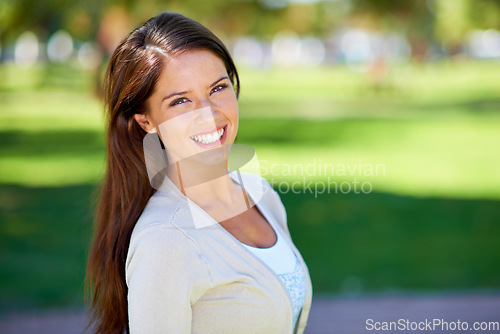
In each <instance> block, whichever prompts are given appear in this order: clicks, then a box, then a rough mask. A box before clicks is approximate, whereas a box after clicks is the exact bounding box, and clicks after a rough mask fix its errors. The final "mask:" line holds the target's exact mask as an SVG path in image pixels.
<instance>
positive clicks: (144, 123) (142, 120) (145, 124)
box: [134, 114, 156, 133]
mask: <svg viewBox="0 0 500 334" xmlns="http://www.w3.org/2000/svg"><path fill="white" fill-rule="evenodd" d="M134 119H135V121H136V122H137V123H138V124H139V125H140V126H141V128H142V129H143V130H144V131H146V132H149V133H154V132H156V127H155V126H153V124H151V123H150V122H149V121H148V119H147V117H146V115H144V114H134Z"/></svg>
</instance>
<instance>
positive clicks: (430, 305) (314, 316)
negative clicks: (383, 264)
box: [0, 293, 500, 334]
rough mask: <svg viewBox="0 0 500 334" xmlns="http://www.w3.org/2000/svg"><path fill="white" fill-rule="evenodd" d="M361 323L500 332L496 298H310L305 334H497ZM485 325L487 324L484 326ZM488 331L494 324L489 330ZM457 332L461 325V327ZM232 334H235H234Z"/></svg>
mask: <svg viewBox="0 0 500 334" xmlns="http://www.w3.org/2000/svg"><path fill="white" fill-rule="evenodd" d="M367 319H373V324H375V321H379V322H384V321H385V322H391V321H392V322H397V321H399V319H403V321H405V320H406V319H408V320H409V321H410V322H414V323H417V322H424V321H425V320H427V321H430V322H432V321H434V320H433V319H436V320H441V321H447V322H448V326H450V327H451V326H453V324H457V321H458V320H460V321H461V322H464V321H467V322H468V325H469V326H470V327H472V326H473V323H474V322H482V321H485V322H496V325H498V326H500V293H495V294H466V295H438V296H408V295H405V296H373V297H366V296H365V297H359V298H339V297H336V298H328V297H315V298H314V302H313V306H312V309H311V314H310V318H309V325H308V327H307V330H306V334H332V333H333V334H335V333H339V334H360V333H384V334H385V333H403V332H404V333H419V334H422V333H436V334H451V333H482V334H499V333H500V328H497V330H484V331H481V330H478V331H474V330H471V329H469V330H467V331H460V330H458V329H456V330H451V328H450V330H446V328H444V329H443V328H442V327H439V326H438V327H436V328H434V331H433V330H429V328H427V330H416V331H411V330H410V331H381V330H378V331H377V330H371V331H369V330H367V329H366V325H367V323H366V321H367ZM85 324H86V315H85V313H83V312H82V311H80V310H73V311H61V310H54V311H43V312H39V313H30V314H8V315H3V316H1V317H0V333H2V334H27V333H37V334H82V333H84V328H85ZM486 325H487V324H486ZM493 325H494V324H493ZM462 326H463V325H462ZM235 334H237V333H235ZM256 334H258V333H256Z"/></svg>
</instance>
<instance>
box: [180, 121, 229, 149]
mask: <svg viewBox="0 0 500 334" xmlns="http://www.w3.org/2000/svg"><path fill="white" fill-rule="evenodd" d="M226 130H227V125H225V126H224V127H222V128H220V129H217V130H216V131H214V132H211V133H205V134H200V135H194V136H191V137H189V138H191V139H192V140H193V141H195V142H196V143H197V144H200V145H202V146H211V144H214V143H218V142H219V141H220V143H221V144H222V142H223V141H224V139H225V138H226Z"/></svg>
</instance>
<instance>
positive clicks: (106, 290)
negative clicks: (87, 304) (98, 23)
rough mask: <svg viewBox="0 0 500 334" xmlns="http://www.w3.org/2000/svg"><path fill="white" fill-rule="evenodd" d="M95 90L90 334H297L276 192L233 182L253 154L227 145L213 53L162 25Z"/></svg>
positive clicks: (294, 288)
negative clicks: (103, 130) (96, 176)
mask: <svg viewBox="0 0 500 334" xmlns="http://www.w3.org/2000/svg"><path fill="white" fill-rule="evenodd" d="M105 89H106V102H107V112H108V115H107V116H108V118H107V120H108V128H107V135H108V137H107V155H108V165H107V173H106V178H105V183H104V186H103V189H102V193H101V198H100V202H99V208H98V215H97V225H96V229H95V237H94V243H93V247H92V251H91V254H90V258H89V264H88V270H87V278H88V282H89V283H90V286H91V289H92V292H93V296H92V309H93V318H92V322H91V324H92V325H93V326H94V331H95V332H96V333H123V332H124V331H127V332H131V333H148V334H149V333H189V332H193V333H302V332H303V331H304V328H305V326H306V323H307V317H308V314H309V309H310V305H311V299H312V287H311V281H310V278H309V273H308V270H307V266H306V265H305V263H304V261H303V259H302V257H301V256H300V253H299V252H298V250H297V249H296V248H295V246H294V245H293V242H292V240H291V238H290V234H289V232H288V228H287V223H286V213H285V210H284V207H283V204H282V203H281V200H280V199H279V196H278V194H277V193H276V192H275V191H274V190H273V189H272V188H271V187H270V185H269V184H268V183H267V182H266V181H264V180H263V179H262V178H260V177H259V176H257V175H252V174H248V173H241V170H243V169H244V167H245V166H247V165H250V163H249V161H251V159H250V158H251V156H252V154H251V152H250V154H248V153H249V150H248V147H247V149H245V147H244V146H243V147H238V145H233V142H234V140H235V138H236V134H237V130H238V104H237V96H238V94H239V78H238V73H237V71H236V68H235V66H234V63H233V61H232V59H231V57H230V55H229V52H228V51H227V49H226V48H225V47H224V45H223V44H222V42H221V41H220V40H219V39H218V38H217V37H216V36H215V35H213V33H211V32H210V31H209V30H208V29H206V28H205V27H204V26H202V25H201V24H199V23H197V22H195V21H193V20H190V19H188V18H186V17H184V16H182V15H179V14H174V13H162V14H160V15H158V16H156V17H153V18H152V19H150V20H149V21H148V22H146V23H145V24H144V25H143V26H141V27H139V28H138V29H136V30H134V31H133V32H132V33H131V34H130V35H129V36H128V37H127V38H125V40H124V41H122V43H121V44H120V45H119V46H118V47H117V49H116V50H115V52H114V54H113V56H112V57H111V60H110V63H109V66H108V70H107V72H106V80H105ZM235 152H236V153H235ZM238 152H239V153H238ZM241 152H243V154H242V153H241ZM232 157H235V158H232ZM228 159H229V161H228ZM254 160H255V159H254ZM228 164H229V165H228ZM257 169H258V168H257Z"/></svg>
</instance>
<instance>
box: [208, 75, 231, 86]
mask: <svg viewBox="0 0 500 334" xmlns="http://www.w3.org/2000/svg"><path fill="white" fill-rule="evenodd" d="M224 79H229V78H228V77H227V75H225V76H223V77H221V78H220V79H217V80H215V81H214V82H213V83H212V84H211V85H210V86H209V87H213V86H215V85H217V84H218V83H219V82H220V81H222V80H224Z"/></svg>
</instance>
